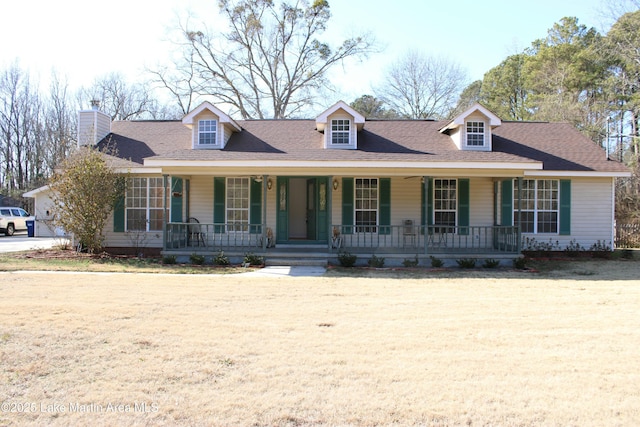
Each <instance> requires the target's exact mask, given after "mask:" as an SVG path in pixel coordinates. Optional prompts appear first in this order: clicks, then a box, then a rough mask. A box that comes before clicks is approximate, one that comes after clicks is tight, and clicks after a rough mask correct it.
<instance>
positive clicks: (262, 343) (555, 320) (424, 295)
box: [0, 261, 640, 426]
mask: <svg viewBox="0 0 640 427" xmlns="http://www.w3.org/2000/svg"><path fill="white" fill-rule="evenodd" d="M638 266H639V264H638V263H637V262H627V263H625V262H623V261H607V262H583V263H576V264H572V265H570V266H567V265H562V266H559V268H560V269H559V270H557V271H549V272H546V273H523V272H504V271H502V272H492V271H490V272H468V273H456V274H447V273H429V274H425V275H423V276H424V277H411V278H406V277H405V278H395V277H394V273H389V272H383V273H378V272H369V273H367V276H368V277H361V278H358V277H346V276H345V275H343V274H341V273H340V272H335V271H333V272H328V273H327V274H326V275H325V276H324V277H275V278H261V277H252V276H246V275H224V276H222V275H158V274H146V275H145V274H117V273H84V274H83V273H29V272H8V273H0V292H1V294H0V362H1V366H0V402H2V411H1V412H0V425H92V426H95V425H214V426H252V425H256V426H262V425H265V426H272V425H276V426H285V425H286V426H297V425H305V426H306V425H337V426H343V425H354V426H372V425H402V426H405V425H428V426H430V425H437V426H449V425H451V426H457V425H472V426H477V425H492V426H555V425H558V426H604V425H607V426H634V425H639V424H640V350H639V349H640V280H639V279H638V278H640V274H639V273H640V270H639V268H638ZM399 276H402V275H399ZM402 277H404V276H402Z"/></svg>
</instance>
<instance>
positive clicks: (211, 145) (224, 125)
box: [182, 101, 241, 150]
mask: <svg viewBox="0 0 640 427" xmlns="http://www.w3.org/2000/svg"><path fill="white" fill-rule="evenodd" d="M182 124H183V125H185V126H187V127H188V128H189V129H191V147H192V148H193V149H204V150H222V149H223V148H224V147H225V146H226V145H227V141H229V138H230V137H231V134H232V133H233V132H240V130H241V128H240V126H239V125H238V124H237V123H236V122H235V121H234V120H233V119H231V118H230V117H229V116H227V115H226V114H225V113H223V112H222V111H220V110H219V109H218V108H216V107H215V106H214V105H213V104H211V103H210V102H207V101H205V102H203V103H202V104H200V105H199V106H198V107H196V108H195V109H193V110H192V111H191V112H189V114H187V115H186V116H184V118H183V119H182Z"/></svg>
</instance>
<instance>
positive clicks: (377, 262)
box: [367, 255, 384, 268]
mask: <svg viewBox="0 0 640 427" xmlns="http://www.w3.org/2000/svg"><path fill="white" fill-rule="evenodd" d="M367 264H368V265H369V267H375V268H382V267H384V258H378V257H377V256H375V255H372V256H371V258H370V259H369V261H367Z"/></svg>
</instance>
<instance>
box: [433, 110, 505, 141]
mask: <svg viewBox="0 0 640 427" xmlns="http://www.w3.org/2000/svg"><path fill="white" fill-rule="evenodd" d="M501 124H502V121H501V120H500V118H499V117H498V116H496V115H495V114H493V113H492V112H491V111H489V110H487V109H486V108H485V107H483V106H482V105H480V104H474V105H473V106H472V107H471V108H469V109H468V110H467V111H465V112H464V113H462V114H460V115H459V116H457V117H456V118H454V119H453V120H452V121H451V122H449V124H447V125H446V126H445V127H443V128H442V129H440V132H442V133H444V134H447V135H449V136H450V137H451V139H452V140H453V142H454V144H456V147H458V150H468V151H491V150H492V147H491V139H492V138H491V137H492V130H493V129H495V128H496V127H498V126H500V125H501Z"/></svg>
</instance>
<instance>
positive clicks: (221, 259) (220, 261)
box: [213, 251, 231, 265]
mask: <svg viewBox="0 0 640 427" xmlns="http://www.w3.org/2000/svg"><path fill="white" fill-rule="evenodd" d="M213 263H214V264H215V265H229V264H231V262H229V257H228V256H226V255H225V254H224V252H222V251H220V252H219V253H218V255H216V256H215V257H214V258H213Z"/></svg>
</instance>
